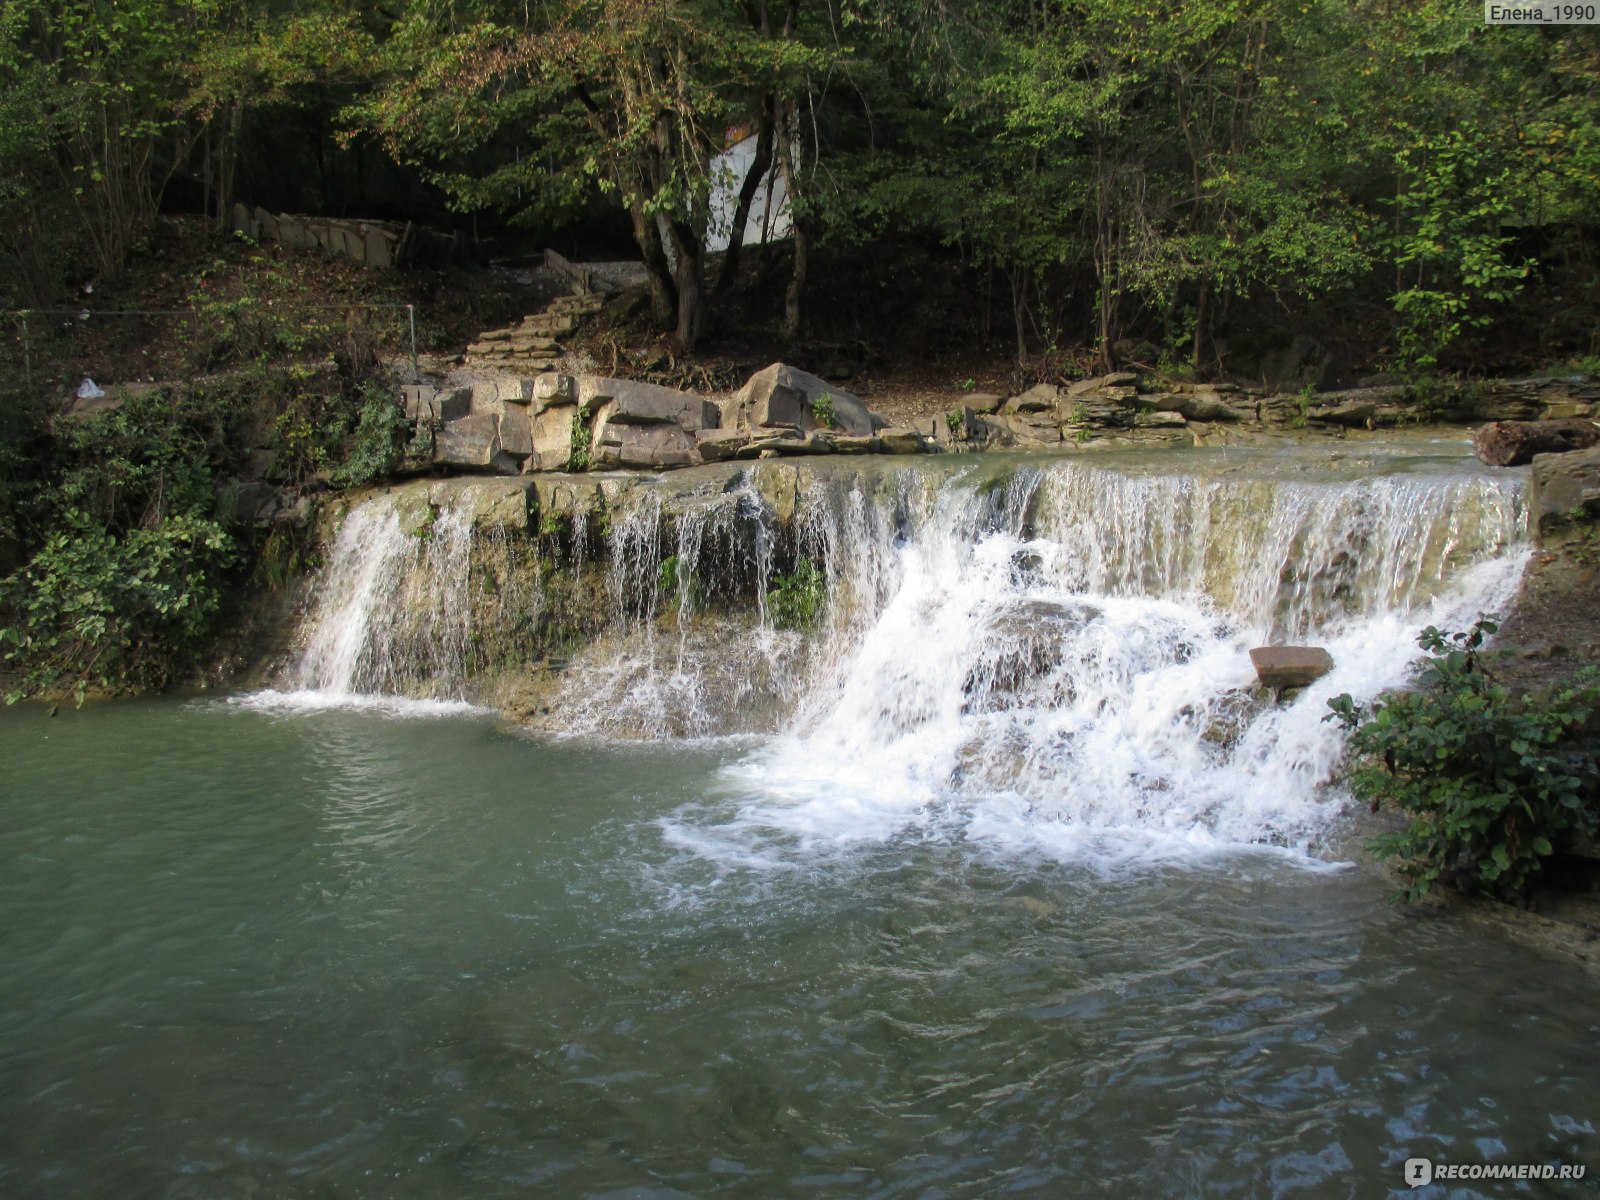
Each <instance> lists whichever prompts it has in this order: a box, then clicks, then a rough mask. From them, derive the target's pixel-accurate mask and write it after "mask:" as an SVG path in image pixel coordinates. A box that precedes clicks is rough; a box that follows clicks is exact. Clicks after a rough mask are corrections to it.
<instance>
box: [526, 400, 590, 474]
mask: <svg viewBox="0 0 1600 1200" xmlns="http://www.w3.org/2000/svg"><path fill="white" fill-rule="evenodd" d="M577 418H578V410H577V409H576V408H574V407H572V406H571V405H565V406H559V407H557V406H551V407H547V408H545V409H543V410H542V411H540V412H537V413H535V414H533V419H532V422H531V425H532V433H533V454H532V456H531V457H530V458H529V459H528V469H529V470H530V471H560V470H564V469H565V468H566V465H567V463H568V461H570V460H571V458H572V425H573V421H574V420H576V419H577Z"/></svg>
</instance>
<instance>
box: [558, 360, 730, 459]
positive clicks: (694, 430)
mask: <svg viewBox="0 0 1600 1200" xmlns="http://www.w3.org/2000/svg"><path fill="white" fill-rule="evenodd" d="M577 401H578V410H579V412H586V413H589V414H591V417H592V420H593V441H592V443H591V449H590V462H591V463H592V464H593V465H594V466H596V467H640V468H643V469H646V470H666V469H669V468H672V467H687V466H692V465H694V464H695V463H697V462H699V461H700V456H699V454H698V452H697V451H696V448H695V440H696V438H697V437H698V435H699V434H700V433H701V432H702V431H704V430H707V429H715V428H716V427H717V425H718V424H719V422H720V419H721V411H720V410H719V409H718V408H717V406H716V405H715V404H714V403H712V402H711V401H709V400H707V399H705V398H704V397H702V396H694V395H690V394H689V393H687V392H679V391H675V390H673V389H672V388H664V387H658V386H656V385H655V384H652V383H637V382H634V381H632V380H626V379H606V378H602V377H599V376H593V375H584V376H580V377H579V378H578V380H577Z"/></svg>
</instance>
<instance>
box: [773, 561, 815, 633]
mask: <svg viewBox="0 0 1600 1200" xmlns="http://www.w3.org/2000/svg"><path fill="white" fill-rule="evenodd" d="M827 607H828V576H827V574H826V573H825V572H824V571H823V570H822V568H821V567H819V566H817V564H816V563H814V562H811V561H810V560H809V559H802V560H801V561H800V562H798V563H797V564H795V568H794V570H793V571H791V572H789V573H788V574H779V575H774V576H773V577H772V587H771V588H770V589H768V591H767V619H768V620H769V621H771V622H772V624H773V625H774V626H775V627H777V628H778V629H794V630H800V631H807V630H811V629H815V628H816V626H817V622H818V621H819V620H821V618H822V614H823V613H824V612H825V611H826V610H827Z"/></svg>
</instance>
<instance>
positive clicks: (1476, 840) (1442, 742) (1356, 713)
mask: <svg viewBox="0 0 1600 1200" xmlns="http://www.w3.org/2000/svg"><path fill="white" fill-rule="evenodd" d="M1495 630H1496V625H1495V623H1494V621H1493V620H1492V619H1491V618H1489V617H1482V618H1480V619H1479V620H1478V621H1477V622H1476V623H1475V624H1474V625H1473V626H1472V628H1471V629H1470V630H1467V631H1465V632H1460V633H1444V632H1441V631H1440V630H1438V629H1436V628H1434V627H1432V626H1430V627H1429V628H1427V629H1426V630H1424V631H1423V632H1422V634H1421V635H1420V637H1419V638H1418V644H1419V645H1421V646H1422V647H1423V648H1424V649H1426V650H1427V651H1429V653H1430V655H1431V657H1430V658H1429V659H1428V661H1427V662H1426V664H1425V665H1424V667H1423V669H1422V672H1421V674H1420V676H1419V678H1418V679H1417V681H1416V685H1415V687H1413V688H1412V689H1410V690H1407V691H1403V692H1397V693H1393V694H1390V695H1387V696H1384V697H1383V698H1382V699H1381V700H1379V701H1378V702H1377V703H1375V704H1373V705H1372V706H1371V707H1370V708H1364V707H1362V706H1361V705H1358V704H1356V703H1355V702H1354V701H1353V700H1352V699H1351V698H1350V696H1349V695H1341V696H1338V697H1335V698H1334V699H1332V700H1330V701H1329V702H1328V706H1329V708H1330V709H1332V712H1331V713H1330V714H1329V715H1328V716H1327V717H1326V718H1325V719H1326V720H1331V721H1337V722H1338V723H1339V724H1340V725H1341V726H1342V727H1343V728H1344V729H1346V730H1348V731H1349V733H1350V738H1349V749H1350V753H1351V754H1352V755H1353V756H1354V761H1355V765H1354V767H1353V768H1352V769H1351V771H1350V774H1349V783H1350V788H1351V791H1352V792H1353V793H1354V794H1355V795H1356V796H1357V797H1359V798H1360V799H1362V800H1365V801H1368V802H1369V803H1370V804H1371V805H1372V807H1373V810H1374V811H1376V810H1377V809H1378V808H1379V807H1380V806H1381V805H1382V804H1384V803H1388V804H1392V805H1394V806H1395V807H1396V808H1398V809H1399V810H1400V811H1401V812H1403V813H1405V814H1406V816H1407V817H1408V818H1409V823H1408V824H1407V826H1406V828H1405V829H1404V830H1402V831H1400V832H1399V833H1394V834H1389V835H1386V836H1383V837H1379V838H1377V839H1375V840H1374V841H1373V844H1372V845H1373V850H1374V851H1375V852H1376V853H1377V854H1379V855H1381V856H1383V857H1391V858H1396V859H1398V860H1399V868H1400V871H1401V873H1402V874H1403V875H1404V876H1405V878H1406V880H1407V887H1406V895H1407V896H1408V897H1409V898H1411V899H1416V898H1418V897H1420V896H1422V895H1424V894H1426V893H1427V892H1428V891H1429V890H1430V889H1431V888H1433V887H1434V885H1435V884H1438V883H1441V882H1445V883H1452V884H1454V885H1456V886H1458V887H1461V888H1463V889H1464V890H1470V891H1476V892H1480V893H1483V894H1487V895H1491V896H1498V897H1501V898H1507V899H1510V898H1515V897H1518V896H1520V895H1522V894H1523V893H1524V892H1526V890H1527V889H1528V888H1529V886H1531V885H1532V883H1533V882H1534V881H1535V880H1536V879H1537V878H1538V875H1539V872H1540V870H1541V868H1542V866H1543V863H1544V860H1545V859H1546V858H1548V857H1549V856H1550V855H1551V854H1552V853H1553V852H1554V849H1555V847H1556V845H1558V844H1559V842H1560V841H1561V839H1562V838H1563V837H1564V836H1566V835H1568V834H1571V833H1575V832H1579V831H1587V830H1589V829H1590V828H1591V827H1592V825H1593V821H1594V816H1595V809H1594V804H1595V800H1596V796H1597V787H1600V764H1597V762H1596V759H1595V751H1594V745H1593V741H1592V738H1591V737H1589V736H1588V735H1587V725H1588V723H1589V720H1590V717H1591V715H1592V714H1593V713H1595V712H1596V711H1597V709H1600V687H1597V686H1596V685H1595V684H1594V683H1593V682H1592V681H1585V682H1583V683H1582V684H1581V685H1580V686H1577V687H1566V688H1560V689H1557V690H1555V691H1553V692H1551V693H1549V694H1548V695H1543V696H1519V695H1514V694H1512V693H1511V692H1510V691H1509V690H1508V689H1507V688H1505V687H1503V686H1501V685H1499V684H1497V683H1495V682H1494V680H1493V678H1492V677H1491V675H1490V674H1489V672H1488V671H1487V670H1485V667H1484V663H1483V659H1482V656H1481V653H1480V652H1481V649H1482V647H1483V643H1484V640H1485V638H1486V637H1488V636H1489V635H1490V634H1492V633H1494V632H1495Z"/></svg>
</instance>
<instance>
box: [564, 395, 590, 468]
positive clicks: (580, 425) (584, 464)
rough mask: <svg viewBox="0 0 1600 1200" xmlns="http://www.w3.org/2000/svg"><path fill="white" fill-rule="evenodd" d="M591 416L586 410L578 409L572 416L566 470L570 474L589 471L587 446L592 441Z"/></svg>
mask: <svg viewBox="0 0 1600 1200" xmlns="http://www.w3.org/2000/svg"><path fill="white" fill-rule="evenodd" d="M593 420H594V417H593V414H591V413H590V412H589V410H588V409H587V408H579V409H578V411H577V412H575V413H573V414H572V434H571V437H570V439H569V446H570V450H569V452H568V454H567V470H569V471H572V472H578V471H587V470H588V469H589V444H590V442H591V441H592V440H593V436H592V435H593V428H592V422H593Z"/></svg>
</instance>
